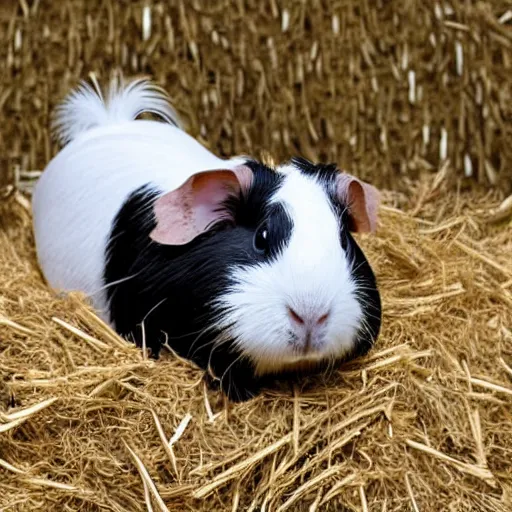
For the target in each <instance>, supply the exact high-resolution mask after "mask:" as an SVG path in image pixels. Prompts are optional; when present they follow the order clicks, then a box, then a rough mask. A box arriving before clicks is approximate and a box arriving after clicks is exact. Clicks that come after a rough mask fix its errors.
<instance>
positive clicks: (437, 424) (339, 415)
mask: <svg viewBox="0 0 512 512" xmlns="http://www.w3.org/2000/svg"><path fill="white" fill-rule="evenodd" d="M443 176H444V171H443V170H442V171H441V172H440V174H439V175H438V176H436V177H435V178H434V179H433V180H422V181H421V182H419V183H418V184H417V185H416V187H415V188H414V191H413V192H411V198H410V199H409V200H405V199H404V198H403V197H402V196H401V195H400V194H398V193H387V194H385V197H386V206H385V207H384V208H383V209H382V225H381V227H380V229H379V231H378V235H377V236H376V237H375V238H365V239H362V240H361V243H362V244H363V246H364V248H365V250H366V251H367V254H368V255H369V258H370V260H371V262H372V264H373V265H374V268H375V270H376V273H377V275H378V276H379V281H380V285H381V289H382V293H383V302H384V323H383V332H382V335H381V337H380V340H379V342H378V344H377V346H376V347H375V348H374V350H373V351H372V352H371V353H370V354H369V355H368V356H367V357H365V358H364V359H363V360H360V361H355V362H352V363H350V364H348V365H346V366H345V367H344V368H343V369H342V370H341V371H335V372H333V373H332V374H330V375H327V376H324V377H318V378H312V379H309V380H307V381H306V382H304V386H303V387H302V388H301V389H289V388H288V387H287V386H286V384H285V385H283V389H281V390H274V391H269V392H267V393H265V394H264V395H262V396H261V397H259V398H257V399H256V400H253V401H251V402H248V403H245V404H238V405H228V404H226V403H224V402H223V400H222V397H220V395H219V394H217V393H216V392H213V391H206V389H205V387H204V384H203V381H202V375H201V372H200V371H199V370H197V369H195V368H194V367H192V366H191V365H190V364H188V363H186V362H184V361H181V360H178V359H176V358H174V357H173V356H172V355H170V354H166V355H165V356H164V358H163V359H162V360H160V361H158V362H154V361H151V360H148V359H147V358H145V357H144V354H142V353H141V352H140V351H139V350H137V349H136V348H134V347H133V346H131V345H129V344H127V343H125V342H124V341H123V340H121V339H119V338H118V337H117V336H116V335H115V334H114V333H112V332H111V331H110V330H109V329H108V328H107V327H105V326H104V325H103V324H102V323H101V322H100V321H99V320H98V319H97V318H96V317H95V316H94V315H93V314H92V313H91V311H90V310H89V309H88V307H87V305H86V304H85V303H84V302H83V301H82V299H80V297H77V296H71V297H67V298H63V297H55V296H53V295H52V294H51V293H50V292H49V291H48V289H47V288H46V287H45V286H44V284H43V282H42V280H41V278H40V276H39V273H38V271H37V268H36V265H35V261H34V252H33V241H32V237H31V234H30V217H29V214H28V211H27V201H26V200H25V199H24V198H23V197H22V196H20V195H19V194H18V193H14V194H12V195H11V196H10V198H9V199H8V200H7V201H6V202H5V203H4V206H3V208H2V210H1V215H0V222H1V223H2V232H1V235H0V237H1V238H0V251H1V253H0V289H1V290H2V294H1V295H0V333H1V334H0V354H1V355H0V372H1V378H0V509H1V510H16V511H18V510H19V511H25V510H112V511H125V510H130V511H138V510H141V511H142V510H154V511H165V510H240V511H241V510H244V511H248V510H252V511H256V510H272V511H279V512H284V511H286V510H347V511H348V510H387V511H398V510H413V511H418V510H452V511H469V510H473V511H505V510H511V507H512V495H511V492H512V471H511V462H510V461H511V460H512V449H511V447H512V413H511V411H512V409H511V406H512V348H511V347H512V332H511V326H512V263H511V260H510V254H511V251H512V229H510V227H508V226H506V225H504V224H503V223H502V224H498V225H496V224H493V223H489V222H488V219H489V218H490V217H492V215H493V213H494V212H495V210H496V209H498V206H499V203H500V198H499V197H498V196H497V195H496V194H493V195H490V194H489V193H487V194H483V193H476V192H474V193H465V194H456V193H454V192H451V193H448V192H447V182H446V180H444V179H443ZM407 212H409V213H407ZM411 212H415V216H413V215H412V214H411Z"/></svg>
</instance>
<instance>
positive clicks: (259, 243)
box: [253, 224, 268, 254]
mask: <svg viewBox="0 0 512 512" xmlns="http://www.w3.org/2000/svg"><path fill="white" fill-rule="evenodd" d="M253 244H254V250H255V251H256V252H259V253H261V254H265V253H266V252H267V251H268V228H267V225H266V224H263V225H262V226H260V227H259V228H258V229H257V231H256V233H255V234H254V241H253Z"/></svg>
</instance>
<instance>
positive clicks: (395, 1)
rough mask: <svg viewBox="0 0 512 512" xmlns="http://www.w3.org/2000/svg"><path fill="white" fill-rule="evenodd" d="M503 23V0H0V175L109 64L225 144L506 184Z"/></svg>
mask: <svg viewBox="0 0 512 512" xmlns="http://www.w3.org/2000/svg"><path fill="white" fill-rule="evenodd" d="M145 7H146V8H147V10H146V13H147V16H148V17H147V20H148V23H147V24H146V25H144V24H143V18H144V15H143V12H144V8H145ZM511 23H512V19H511V4H510V1H508V0H493V1H487V2H483V1H473V0H464V1H462V0H457V1H443V2H438V1H428V2H426V1H423V0H392V1H391V0H390V1H387V0H376V1H373V0H371V1H370V0H336V1H333V0H323V1H322V0H312V1H307V2H298V1H292V0H288V1H282V2H281V1H277V0H244V1H241V0H237V1H235V0H230V1H229V0H222V1H221V0H219V1H216V2H201V1H198V0H172V1H166V2H164V1H156V0H153V1H149V0H133V1H132V0H130V1H128V0H119V1H114V0H87V1H85V0H62V1H58V2H50V1H49V0H37V1H36V0H19V1H18V0H2V2H1V5H0V62H1V66H2V80H1V83H0V148H2V149H1V151H0V175H1V178H0V179H2V180H4V182H5V181H12V179H13V177H14V176H13V173H14V172H19V173H24V172H26V171H32V170H38V169H42V168H43V166H44V165H45V164H46V163H47V161H48V159H49V158H50V156H51V155H52V154H53V152H54V151H55V148H54V147H53V146H52V145H51V143H50V140H49V137H48V124H49V119H48V114H49V112H50V111H51V110H52V108H53V106H54V105H55V102H56V101H57V100H59V99H61V98H62V96H63V95H65V94H66V93H67V92H68V91H69V88H70V87H72V86H74V85H75V84H76V81H77V80H78V79H81V78H84V77H86V75H87V73H88V72H89V71H94V72H96V73H98V74H99V75H100V78H103V79H105V75H106V74H107V73H108V72H109V71H111V70H112V69H113V68H115V67H119V68H121V69H122V70H123V71H124V72H125V74H127V75H131V74H136V73H145V74H149V75H151V76H153V77H155V78H156V79H157V80H158V81H159V82H160V83H161V84H162V85H164V87H165V88H166V89H167V90H168V91H170V92H171V94H172V96H173V97H174V99H175V103H176V106H177V108H178V110H179V111H180V112H181V114H182V115H183V116H184V118H185V119H186V121H187V122H188V124H189V128H190V131H191V133H192V134H193V135H195V136H197V135H199V134H202V135H203V138H204V139H205V141H206V142H207V143H208V145H209V146H210V147H212V148H213V149H214V150H216V151H218V152H220V153H222V154H226V155H232V154H234V153H251V154H258V153H259V152H260V151H261V150H266V151H269V152H270V153H271V154H272V155H273V156H274V157H276V158H277V159H281V158H288V157H289V156H291V155H294V154H302V155H303V156H306V157H309V158H311V159H314V160H317V159H321V160H329V161H335V162H338V163H339V164H340V165H342V166H344V167H346V168H349V169H352V170H354V171H355V172H356V173H358V174H359V175H361V176H365V177H369V178H371V179H372V181H374V182H375V183H376V184H377V185H380V186H381V185H386V186H388V187H389V186H398V183H397V181H398V179H399V178H400V176H401V175H403V174H407V175H409V176H416V175H417V174H418V172H419V171H421V170H425V169H430V168H432V167H433V168H437V167H438V166H439V164H440V161H442V160H444V159H445V158H449V159H450V162H451V168H453V175H454V176H458V177H461V176H464V173H465V171H467V172H471V173H472V174H473V176H474V177H475V178H477V179H478V180H479V181H480V182H482V183H487V184H489V183H496V184H498V185H500V186H502V187H504V188H505V189H507V191H508V190H510V189H511V187H512V170H511V169H512V144H511V138H512V123H511V120H512V29H511V28H510V27H511ZM145 26H146V28H144V27H145Z"/></svg>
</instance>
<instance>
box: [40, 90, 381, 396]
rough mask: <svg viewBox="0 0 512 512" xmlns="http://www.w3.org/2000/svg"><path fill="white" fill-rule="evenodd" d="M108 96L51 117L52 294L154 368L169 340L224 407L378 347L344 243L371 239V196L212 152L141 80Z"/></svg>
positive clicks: (374, 322)
mask: <svg viewBox="0 0 512 512" xmlns="http://www.w3.org/2000/svg"><path fill="white" fill-rule="evenodd" d="M106 92H107V94H106V95H103V94H102V92H101V90H100V87H99V86H98V83H97V82H96V81H93V82H92V85H90V84H88V83H82V84H81V85H80V86H79V88H77V89H76V90H74V91H73V92H71V94H70V95H69V96H68V97H67V98H66V99H65V100H64V102H63V103H62V104H61V105H60V106H59V107H58V108H57V109H56V111H55V118H54V124H53V130H54V135H55V137H56V138H57V139H58V141H59V142H60V143H61V145H62V146H63V147H62V149H61V150H60V152H59V153H58V154H57V155H56V156H55V158H53V160H52V161H51V162H50V163H49V164H48V166H47V168H46V169H45V170H44V172H43V173H42V175H41V177H40V179H39V181H38V183H37V184H36V187H35V189H34V193H33V225H34V235H35V241H36V249H37V255H38V261H39V264H40V267H41V269H42V272H43V275H44V277H45V279H46V281H47V283H48V284H49V286H50V287H51V288H53V289H55V290H59V291H64V292H66V291H81V292H83V293H84V294H86V295H87V296H88V297H89V298H90V300H91V302H92V304H93V306H94V307H95V309H96V310H97V311H98V314H99V315H100V316H102V317H103V318H104V320H105V321H106V322H108V323H110V325H111V326H112V327H113V328H114V329H115V330H116V331H117V332H118V333H119V334H120V335H122V336H123V337H125V338H127V339H128V340H131V341H133V342H135V343H136V344H137V345H139V346H145V347H147V348H149V349H150V351H151V354H152V356H153V357H155V358H157V357H158V355H159V352H160V350H161V347H162V346H163V345H168V346H170V347H171V348H172V349H173V350H174V351H175V352H176V353H177V354H178V355H180V356H181V357H183V358H187V359H189V360H191V361H193V362H194V363H196V364H197V365H198V366H199V367H201V368H202V369H203V370H207V374H208V375H210V376H213V378H214V380H216V382H217V384H219V385H220V387H221V389H222V390H223V391H224V393H225V394H226V395H227V396H228V397H229V398H230V399H231V400H233V401H243V400H247V399H249V398H250V397H252V396H255V395H257V394H258V393H259V392H260V391H261V389H262V387H265V386H267V385H268V382H270V381H272V382H275V381H279V380H280V379H281V380H282V379H283V378H284V377H285V376H290V375H302V374H303V373H304V372H307V373H310V372H322V371H323V370H325V369H327V368H332V367H333V366H335V365H337V364H338V363H340V362H342V361H344V360H347V359H349V358H352V357H355V356H357V355H362V354H365V353H366V352H367V351H368V350H369V349H370V348H371V347H372V346H373V344H374V342H375V340H376V339H377V337H378V334H379V330H380V324H381V302H380V296H379V291H378V288H377V283H376V278H375V276H374V273H373V271H372V269H371V267H370V265H369V263H368V261H367V259H366V257H365V256H364V254H363V252H362V251H361V249H360V247H359V246H358V244H357V243H356V241H355V240H354V238H353V236H352V233H362V232H372V231H374V229H375V226H376V223H377V209H378V203H379V193H378V192H377V190H376V189H375V188H374V187H373V186H371V185H369V184H367V183H364V182H362V181H360V180H359V179H357V178H356V177H354V176H351V175H350V174H347V173H344V172H341V171H340V170H338V169H337V167H336V166H335V165H325V164H314V163H311V162H309V161H307V160H305V159H303V158H293V159H292V160H290V161H288V162H285V163H283V164H281V165H279V166H269V165H265V164H264V163H262V162H261V161H258V160H256V159H253V158H249V157H236V158H230V159H222V158H219V157H217V156H215V155H214V154H212V153H211V152H210V151H209V150H207V149H206V148H205V147H203V146H202V145H201V144H200V143H199V142H197V141H196V140H195V139H194V138H192V137H191V136H190V135H188V134H187V133H186V132H185V131H184V130H183V129H182V128H181V123H180V121H179V120H178V117H177V115H176V113H175V110H174V109H173V107H172V106H171V103H170V101H169V99H168V96H167V95H166V94H165V92H164V91H163V90H162V89H160V88H159V87H157V86H156V85H154V84H153V83H152V82H151V81H149V80H135V81H132V82H130V83H123V82H122V81H118V80H116V81H112V82H111V83H110V86H109V88H108V91H106ZM145 112H149V113H152V114H153V115H156V116H158V117H159V118H161V119H160V120H159V119H156V120H153V119H140V114H142V113H145ZM273 167H274V168H273ZM286 378H287V377H286ZM285 380H286V379H285Z"/></svg>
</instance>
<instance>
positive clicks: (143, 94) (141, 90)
mask: <svg viewBox="0 0 512 512" xmlns="http://www.w3.org/2000/svg"><path fill="white" fill-rule="evenodd" d="M93 84H94V88H93V87H92V86H91V85H90V84H88V83H87V82H82V83H81V84H80V86H79V87H78V88H77V89H76V90H75V91H73V92H72V93H71V94H70V95H69V96H68V97H67V98H66V99H65V100H64V102H63V103H62V104H61V105H59V107H57V109H56V111H55V117H54V120H53V131H54V136H55V138H56V139H58V141H59V142H60V143H61V144H62V145H65V144H67V143H68V142H71V141H72V140H74V139H76V138H77V137H78V136H79V135H80V134H81V133H84V132H86V131H88V130H90V129H91V128H95V127H97V126H107V125H114V124H119V123H121V122H124V121H132V120H134V119H136V118H137V116H139V115H140V114H142V113H143V112H151V113H153V114H157V115H159V116H160V117H162V118H163V119H164V120H165V121H167V122H168V123H171V124H173V125H175V126H177V127H178V128H181V123H180V121H179V119H178V116H177V114H176V112H175V110H174V109H173V108H172V106H171V104H170V103H169V99H168V97H167V95H166V93H165V91H163V90H162V89H160V88H159V87H157V86H156V85H155V84H153V83H152V82H150V81H149V80H144V79H139V80H134V81H132V82H131V83H129V84H127V85H125V84H124V83H123V81H122V80H119V81H118V80H113V81H112V82H111V84H110V88H109V90H108V95H107V98H106V99H104V98H103V94H102V92H101V89H100V87H99V85H98V84H97V82H95V81H94V82H93Z"/></svg>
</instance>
